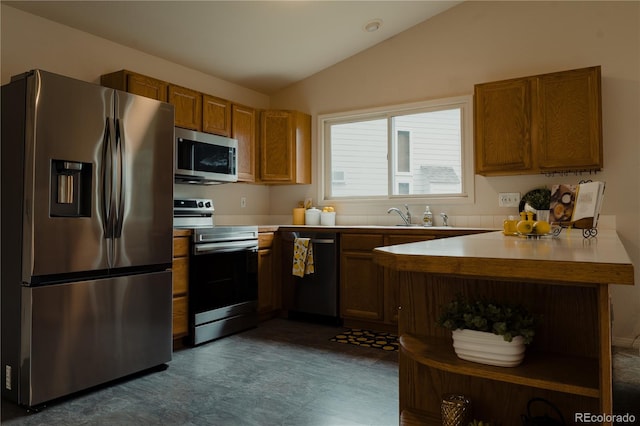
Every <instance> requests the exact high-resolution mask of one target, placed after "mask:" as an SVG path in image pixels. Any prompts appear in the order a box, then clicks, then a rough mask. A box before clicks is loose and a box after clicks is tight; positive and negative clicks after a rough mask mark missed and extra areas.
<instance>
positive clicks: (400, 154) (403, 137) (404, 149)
mask: <svg viewBox="0 0 640 426" xmlns="http://www.w3.org/2000/svg"><path fill="white" fill-rule="evenodd" d="M410 135H411V133H410V132H407V131H406V130H399V131H398V136H397V141H396V143H397V146H396V156H397V157H396V158H397V162H398V163H397V164H398V166H397V167H398V169H397V170H398V172H400V173H409V172H410V171H411V144H410V142H411V141H410ZM405 194H407V193H405Z"/></svg>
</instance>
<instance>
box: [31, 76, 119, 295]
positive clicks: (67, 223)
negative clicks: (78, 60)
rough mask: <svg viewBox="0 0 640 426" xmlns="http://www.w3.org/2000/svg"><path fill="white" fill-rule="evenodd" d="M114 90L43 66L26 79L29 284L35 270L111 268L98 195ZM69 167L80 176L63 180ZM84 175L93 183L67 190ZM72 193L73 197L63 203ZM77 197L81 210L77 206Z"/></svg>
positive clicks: (47, 272)
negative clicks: (48, 69)
mask: <svg viewBox="0 0 640 426" xmlns="http://www.w3.org/2000/svg"><path fill="white" fill-rule="evenodd" d="M113 96H114V91H113V90H111V89H106V88H102V87H100V86H96V85H94V84H89V83H85V82H81V81H77V80H74V79H71V78H67V77H63V76H59V75H56V74H50V73H47V72H43V71H34V73H33V74H32V75H31V76H30V77H28V79H27V117H26V125H25V167H24V173H25V175H24V178H25V191H24V197H25V200H24V207H25V208H24V210H23V220H22V223H23V241H24V245H23V264H22V279H23V282H25V283H27V284H29V283H30V282H31V277H33V276H46V275H52V274H62V273H77V272H84V271H91V270H101V269H106V268H107V257H106V241H105V239H104V238H103V235H104V229H103V220H104V215H103V212H102V210H101V205H100V202H101V199H100V197H99V196H97V195H96V194H98V193H99V192H100V191H101V187H102V182H101V179H100V178H99V176H100V173H101V169H100V167H101V164H102V157H103V149H102V147H103V145H104V139H105V134H106V133H107V132H108V120H107V119H108V117H110V116H112V115H113V112H112V111H113ZM65 163H67V164H66V166H68V168H69V170H68V171H65V170H63V169H64V167H65ZM78 165H81V166H82V167H81V170H80V172H78V171H77V167H78ZM74 168H75V169H74ZM82 168H83V169H84V171H82ZM67 172H68V173H69V176H71V175H72V174H74V173H77V174H78V179H75V180H74V182H75V183H72V184H71V185H69V182H67V181H66V177H65V176H67V175H65V173H67ZM82 173H84V180H83V182H82V186H84V187H85V188H86V187H87V186H88V187H89V189H88V190H85V191H84V192H82V191H80V190H78V191H77V192H76V193H75V194H73V193H69V191H71V190H72V189H73V187H74V185H76V184H79V183H80V182H79V180H80V175H81V174H82ZM58 174H59V175H60V176H61V177H58V176H57V175H58ZM59 184H60V185H59ZM58 186H59V187H58ZM65 191H67V192H66V193H65ZM60 192H62V193H60ZM72 194H73V195H75V197H74V196H73V195H72ZM58 197H61V198H60V199H59V198H58ZM68 197H73V198H72V199H73V203H67V202H65V201H68V200H70V199H71V198H68ZM58 201H62V202H58ZM74 203H75V204H76V205H78V206H80V205H82V206H83V210H82V211H75V212H74V211H72V210H71V209H72V207H70V206H72V204H74ZM56 205H57V206H61V207H63V208H68V209H67V211H60V210H57V207H56Z"/></svg>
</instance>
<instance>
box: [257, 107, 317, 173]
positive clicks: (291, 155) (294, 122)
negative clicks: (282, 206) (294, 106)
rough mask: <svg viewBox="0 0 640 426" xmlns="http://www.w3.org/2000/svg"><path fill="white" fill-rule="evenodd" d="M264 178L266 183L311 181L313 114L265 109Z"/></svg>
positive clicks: (262, 125) (262, 137)
mask: <svg viewBox="0 0 640 426" xmlns="http://www.w3.org/2000/svg"><path fill="white" fill-rule="evenodd" d="M260 117H261V119H260V179H261V181H262V182H264V183H289V184H291V183H301V184H309V183H311V116H310V115H307V114H304V113H302V112H298V111H274V110H267V111H262V113H261V115H260Z"/></svg>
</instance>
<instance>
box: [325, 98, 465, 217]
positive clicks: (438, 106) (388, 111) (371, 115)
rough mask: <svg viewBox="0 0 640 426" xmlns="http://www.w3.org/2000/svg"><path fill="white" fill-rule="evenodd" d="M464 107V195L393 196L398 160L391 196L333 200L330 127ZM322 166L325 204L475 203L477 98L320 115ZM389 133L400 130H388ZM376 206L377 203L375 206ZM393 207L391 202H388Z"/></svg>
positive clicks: (390, 151) (462, 140)
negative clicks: (474, 101) (474, 103)
mask: <svg viewBox="0 0 640 426" xmlns="http://www.w3.org/2000/svg"><path fill="white" fill-rule="evenodd" d="M450 108H460V111H461V129H460V130H461V144H462V147H461V171H462V182H461V183H462V190H461V193H460V194H434V195H425V194H416V195H390V194H393V191H392V188H391V186H392V185H393V179H392V176H391V174H392V173H394V170H393V169H395V161H396V160H395V158H392V159H391V162H390V163H389V165H390V166H391V167H390V169H389V177H388V182H389V188H388V195H385V196H376V197H373V196H367V197H364V196H363V197H349V198H346V197H330V196H329V195H328V194H327V192H328V189H330V188H331V179H332V176H331V162H330V161H331V160H330V159H331V152H330V149H331V146H330V141H329V140H328V135H329V130H328V129H329V126H330V125H332V124H337V123H347V122H350V121H354V120H364V119H367V120H373V119H379V118H383V117H389V116H393V115H397V114H398V113H407V114H408V113H419V112H429V111H438V110H442V109H450ZM317 129H318V135H317V141H318V151H317V154H318V155H317V158H318V167H316V182H318V185H317V199H318V200H320V204H321V205H329V204H331V205H342V206H347V205H358V204H361V205H367V204H370V205H376V206H378V205H379V203H380V202H383V203H384V202H385V201H389V202H393V205H395V204H398V203H414V204H415V203H417V202H421V203H422V204H425V203H426V204H431V205H443V204H446V205H453V204H456V205H457V204H473V203H474V202H475V197H474V194H475V174H474V156H473V155H474V153H473V96H471V95H466V96H457V97H451V98H444V99H434V100H427V101H423V102H414V103H407V104H399V105H391V106H386V107H378V108H369V109H361V110H355V111H347V112H340V113H331V114H320V115H318V126H317ZM388 131H389V132H394V131H396V130H395V129H391V128H390V129H388ZM388 140H389V144H390V145H391V144H392V140H391V138H388ZM391 148H392V147H391V146H389V149H388V153H389V155H391V156H394V152H393V150H392V149H391ZM374 203H375V204H374ZM388 204H389V205H391V204H390V203H388Z"/></svg>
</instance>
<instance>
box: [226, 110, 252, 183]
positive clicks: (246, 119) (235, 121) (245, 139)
mask: <svg viewBox="0 0 640 426" xmlns="http://www.w3.org/2000/svg"><path fill="white" fill-rule="evenodd" d="M231 118H232V120H231V137H232V138H234V139H237V140H238V180H239V181H242V182H255V181H256V110H255V109H253V108H250V107H246V106H243V105H237V104H233V105H232V106H231Z"/></svg>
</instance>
